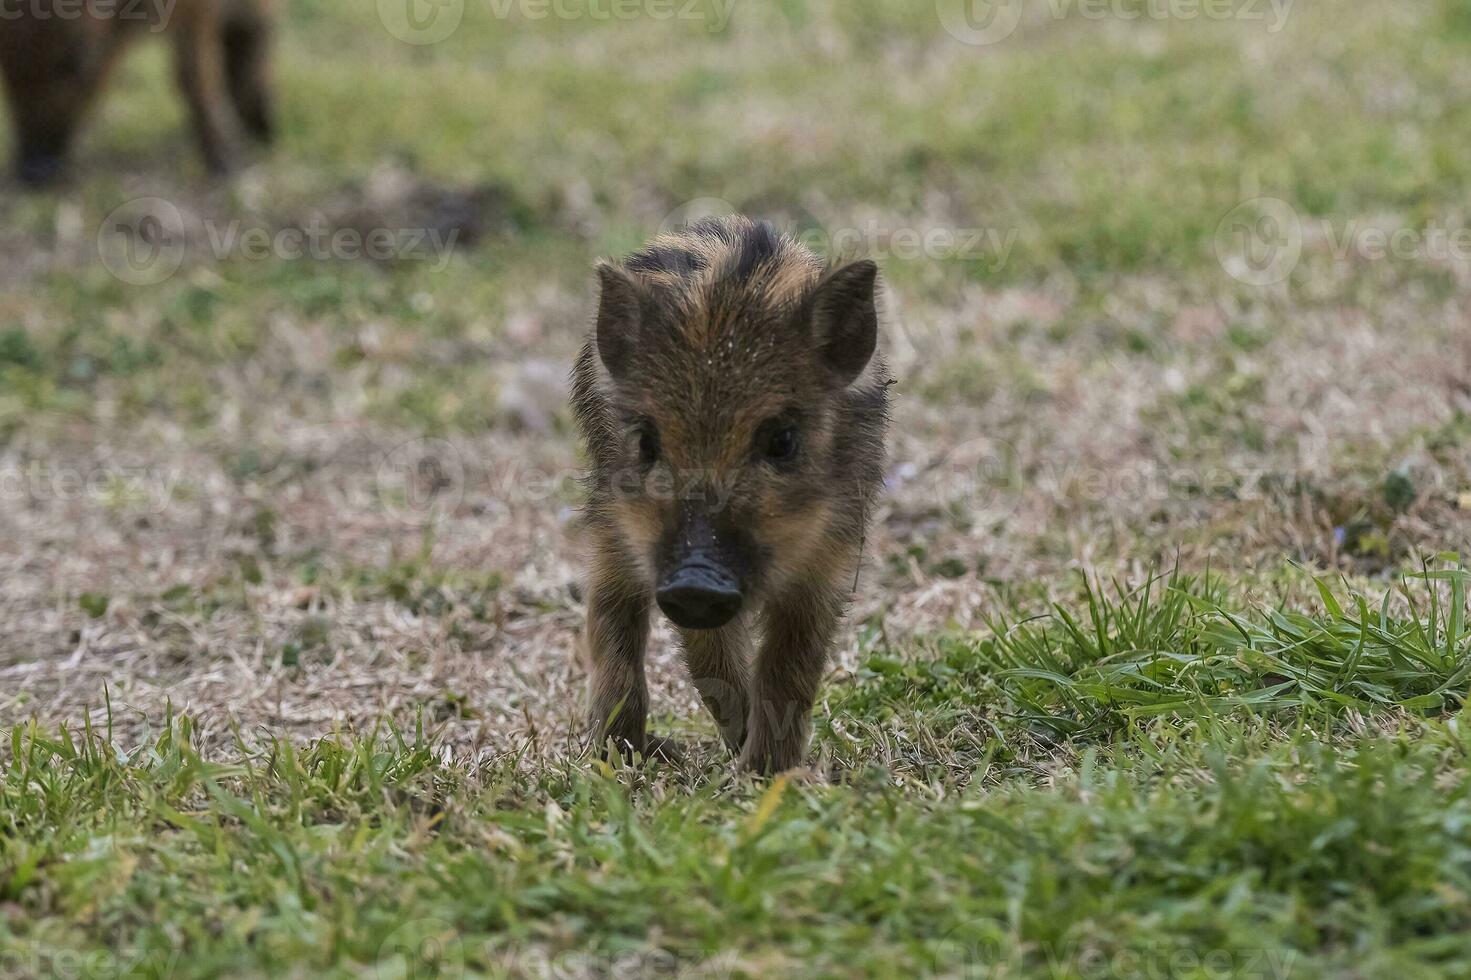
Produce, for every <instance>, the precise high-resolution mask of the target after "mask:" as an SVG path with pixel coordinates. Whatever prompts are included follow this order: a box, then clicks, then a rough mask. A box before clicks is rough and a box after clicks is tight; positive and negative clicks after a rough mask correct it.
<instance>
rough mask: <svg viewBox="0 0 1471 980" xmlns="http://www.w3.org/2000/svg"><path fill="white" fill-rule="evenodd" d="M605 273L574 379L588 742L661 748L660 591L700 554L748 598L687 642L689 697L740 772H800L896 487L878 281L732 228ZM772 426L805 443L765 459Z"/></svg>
mask: <svg viewBox="0 0 1471 980" xmlns="http://www.w3.org/2000/svg"><path fill="white" fill-rule="evenodd" d="M599 274H600V277H601V280H602V300H601V304H600V309H599V314H598V324H597V327H596V329H595V330H594V332H593V334H592V335H591V336H589V338H588V340H587V342H586V344H585V345H584V347H583V350H582V352H581V355H580V357H579V358H578V361H577V365H576V368H575V369H574V372H573V408H574V412H575V415H576V418H577V421H578V424H579V426H580V428H581V430H582V433H583V436H584V438H585V440H586V443H587V449H588V453H589V456H590V460H591V465H592V472H591V477H590V480H589V486H588V499H587V509H586V525H587V529H588V532H589V541H590V544H591V548H592V552H593V553H592V555H591V558H590V565H589V568H590V576H589V588H588V589H587V604H588V614H587V629H586V632H585V634H584V640H583V642H584V654H585V656H586V659H587V662H588V665H589V669H590V685H589V705H588V710H589V715H590V718H589V723H590V727H591V729H592V732H593V735H594V737H595V738H597V739H598V741H599V743H600V745H601V746H602V747H604V748H606V747H607V746H608V745H609V744H610V740H611V744H612V746H613V747H614V748H618V749H625V750H629V749H631V750H633V751H642V752H646V753H647V752H649V751H650V742H649V736H648V735H647V733H646V730H645V719H646V715H647V710H648V695H647V691H646V689H645V682H644V673H643V657H644V647H645V645H646V642H647V638H648V633H649V623H650V616H651V615H652V612H653V608H654V605H655V602H654V599H655V594H656V590H658V589H659V588H660V581H661V579H663V578H664V577H666V576H667V575H669V574H670V573H671V568H672V567H674V566H675V565H677V564H678V563H679V562H681V561H690V560H695V561H697V562H698V563H702V567H704V566H708V567H710V568H713V569H715V570H716V572H717V573H718V574H719V575H721V576H724V577H727V578H729V579H730V580H731V581H732V582H738V583H739V585H740V590H739V591H740V593H741V596H742V601H741V603H740V605H739V612H738V613H736V614H735V615H734V618H733V619H730V620H729V621H727V622H725V623H724V624H723V625H719V626H716V627H713V628H691V629H684V628H681V629H680V630H679V634H680V640H681V645H682V648H683V652H684V659H685V662H686V665H687V666H688V668H689V670H690V673H691V676H692V678H693V680H694V683H695V686H696V688H697V689H698V690H699V692H700V694H701V697H702V699H703V700H704V702H705V704H706V706H707V707H708V708H709V710H710V711H711V713H712V715H714V717H715V720H716V722H717V724H718V725H719V727H720V730H721V734H722V736H723V737H724V739H725V741H726V743H727V745H728V746H729V747H730V749H731V750H732V752H734V753H736V754H738V756H739V759H740V764H741V766H742V767H743V768H746V769H750V770H754V771H758V772H766V773H769V772H775V771H780V770H783V769H787V768H790V767H792V766H795V765H798V764H799V763H800V762H801V761H802V758H803V756H804V754H805V751H806V742H807V735H808V728H809V719H810V715H811V711H812V707H813V704H814V702H815V699H816V696H817V689H818V685H819V683H820V680H821V677H822V674H823V672H824V669H825V666H826V664H827V660H828V656H829V653H830V648H831V646H832V643H833V639H834V636H835V634H836V631H837V629H838V626H839V624H840V622H841V618H842V614H843V611H844V608H845V605H846V602H847V600H848V598H849V596H850V592H851V589H852V588H853V582H854V579H855V574H856V571H857V567H858V563H859V562H860V561H861V554H860V551H861V548H862V543H863V539H864V534H865V528H866V524H867V520H868V515H869V511H870V510H871V507H870V504H871V501H872V498H873V496H874V494H875V493H876V492H877V490H878V488H879V486H880V485H881V482H882V477H883V469H884V459H885V455H884V444H883V443H884V432H885V428H886V424H887V396H886V387H887V384H888V378H887V372H886V370H885V367H884V364H883V362H882V360H881V359H880V358H879V356H878V355H877V354H876V353H875V352H874V344H875V343H876V335H877V314H876V310H875V308H874V301H873V292H874V288H875V274H876V270H875V269H874V267H873V265H872V263H868V262H859V263H854V264H852V265H849V266H845V267H842V268H837V269H830V268H828V267H827V266H826V264H825V263H823V262H822V261H820V260H819V259H818V258H816V257H815V256H814V255H812V254H811V253H810V252H809V251H808V250H806V249H805V248H803V247H802V246H801V245H800V244H798V243H797V242H795V241H793V240H792V239H790V238H788V237H786V236H783V235H781V234H780V233H778V232H776V231H775V230H774V229H773V228H772V227H771V226H770V225H767V224H764V223H756V222H752V221H750V220H748V219H745V218H739V217H736V218H727V219H711V220H706V221H702V222H698V223H696V224H694V225H692V226H691V227H689V228H688V229H686V230H684V231H682V232H681V233H679V234H673V235H665V236H661V237H659V238H656V239H654V240H653V241H652V242H650V243H649V244H648V245H647V246H646V247H645V248H643V249H642V250H640V251H639V252H637V253H635V254H634V255H632V256H630V257H628V258H627V259H625V260H623V261H622V262H620V263H605V264H604V265H602V266H601V267H600V268H599ZM781 430H785V431H786V432H787V433H792V434H794V436H793V437H794V439H800V442H799V443H797V445H798V446H799V447H800V448H799V449H797V450H796V451H795V453H794V454H793V456H792V458H790V459H787V458H777V457H772V456H769V455H768V456H763V455H762V451H763V450H762V447H763V446H764V445H766V444H767V443H765V442H763V440H767V439H769V438H770V437H771V434H772V432H774V431H781ZM651 447H652V448H651ZM691 554H695V555H696V558H695V559H691V558H690V555H691ZM661 595H662V593H661ZM662 602H663V600H662V599H661V604H662ZM666 611H667V607H666Z"/></svg>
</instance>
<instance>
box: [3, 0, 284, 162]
mask: <svg viewBox="0 0 1471 980" xmlns="http://www.w3.org/2000/svg"><path fill="white" fill-rule="evenodd" d="M274 2H275V0H0V74H3V75H4V78H5V88H6V93H7V95H8V96H9V106H10V114H11V123H12V129H13V132H14V146H15V154H16V164H15V165H16V173H17V176H18V177H19V179H20V180H21V182H22V183H24V184H26V185H29V186H32V187H39V186H44V185H47V184H50V183H53V182H55V181H56V180H57V179H59V178H60V177H61V176H62V175H63V174H64V172H65V169H66V160H67V155H68V153H69V151H70V149H71V146H72V143H73V142H74V140H75V138H76V135H77V131H78V129H79V128H80V126H81V124H82V121H83V119H84V117H85V116H86V114H87V112H88V111H89V110H90V108H91V107H92V105H93V103H95V102H96V101H97V97H98V93H99V92H100V90H101V89H102V88H103V86H104V85H105V83H106V81H107V78H108V75H109V73H110V72H111V71H112V69H113V67H114V66H115V65H116V63H117V60H118V58H119V56H120V55H121V54H122V52H123V51H124V50H125V49H126V48H127V46H128V45H129V44H131V43H132V42H133V41H135V40H138V39H139V38H143V37H148V36H150V35H163V36H165V37H167V38H168V39H169V40H170V41H172V43H173V46H174V72H175V77H176V79H177V81H178V84H179V88H180V89H181V91H182V92H183V95H184V98H185V100H186V102H187V103H188V107H189V114H190V118H191V121H192V124H193V128H194V135H195V138H196V140H197V141H198V144H199V150H200V153H201V155H202V156H203V158H204V164H205V166H206V167H207V168H208V169H209V171H210V172H211V173H214V174H221V173H226V172H228V171H229V170H230V169H232V167H233V166H234V163H235V161H236V155H237V152H238V146H237V144H238V139H237V136H238V134H239V132H240V131H241V130H242V129H243V130H244V132H245V133H246V134H248V135H249V136H251V137H253V138H255V139H257V140H259V141H261V142H263V143H265V142H269V141H270V140H271V138H272V135H273V132H274V120H273V117H274V112H273V106H272V97H271V83H270V64H269V62H270V46H271V20H272V11H271V8H272V6H273V5H274Z"/></svg>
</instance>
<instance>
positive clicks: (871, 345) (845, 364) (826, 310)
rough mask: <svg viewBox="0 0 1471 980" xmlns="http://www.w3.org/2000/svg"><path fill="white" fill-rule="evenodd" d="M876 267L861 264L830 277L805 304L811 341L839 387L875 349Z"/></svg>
mask: <svg viewBox="0 0 1471 980" xmlns="http://www.w3.org/2000/svg"><path fill="white" fill-rule="evenodd" d="M878 272H879V270H878V266H876V265H874V264H873V262H871V261H868V260H866V259H865V260H864V261H862V262H854V263H853V264H851V265H845V266H843V267H842V268H841V269H838V270H836V271H835V272H833V273H831V274H830V275H829V276H828V277H827V278H826V279H824V280H823V281H822V283H821V284H820V285H819V286H818V287H817V289H816V291H814V292H813V294H812V297H811V299H809V300H808V301H807V310H808V314H807V315H808V317H809V322H810V324H811V329H812V339H813V341H814V342H815V343H816V344H817V347H818V350H819V351H820V352H821V356H822V360H823V363H824V364H826V365H827V368H828V370H830V371H831V372H832V375H833V378H834V380H835V381H837V382H838V383H839V384H840V385H848V384H851V383H852V382H853V380H854V379H855V378H857V377H858V376H859V375H860V374H862V373H863V369H864V368H866V367H868V362H869V361H870V360H872V359H873V352H874V349H875V348H876V347H877V346H878V336H879V317H878V309H877V308H876V307H875V305H874V289H875V287H876V285H877V282H878Z"/></svg>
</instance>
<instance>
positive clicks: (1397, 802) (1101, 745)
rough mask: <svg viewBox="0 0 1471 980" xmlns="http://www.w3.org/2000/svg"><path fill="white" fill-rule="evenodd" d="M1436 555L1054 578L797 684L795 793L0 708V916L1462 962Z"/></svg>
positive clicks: (1412, 972) (504, 945) (734, 952)
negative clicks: (2, 712) (1323, 574)
mask: <svg viewBox="0 0 1471 980" xmlns="http://www.w3.org/2000/svg"><path fill="white" fill-rule="evenodd" d="M1431 578H1432V579H1433V580H1434V581H1431V582H1427V581H1425V580H1423V579H1421V580H1411V581H1407V582H1405V583H1404V584H1403V587H1402V589H1401V590H1400V591H1399V593H1398V595H1391V596H1389V597H1388V598H1385V599H1382V600H1379V601H1371V600H1370V599H1369V598H1368V597H1364V596H1361V595H1358V594H1346V593H1344V592H1343V590H1341V589H1332V588H1329V587H1328V586H1326V585H1324V586H1323V587H1322V592H1321V597H1320V607H1319V608H1318V609H1317V610H1316V611H1315V612H1314V613H1312V614H1294V613H1289V612H1285V611H1282V610H1278V609H1274V608H1266V607H1260V606H1253V605H1250V604H1246V603H1243V602H1242V601H1241V598H1240V596H1239V595H1234V594H1232V593H1231V591H1230V590H1227V589H1225V588H1224V587H1222V586H1221V585H1220V583H1218V582H1216V581H1215V580H1212V581H1211V583H1209V584H1207V583H1205V582H1203V581H1192V580H1189V579H1187V578H1184V577H1181V576H1175V577H1173V578H1171V579H1169V580H1155V581H1152V582H1150V583H1145V584H1143V585H1141V586H1140V587H1139V588H1138V589H1135V590H1133V591H1131V592H1129V593H1127V594H1123V595H1116V594H1114V593H1113V592H1112V590H1103V589H1099V588H1095V587H1093V586H1089V585H1085V586H1084V587H1083V591H1082V597H1081V598H1080V599H1077V600H1067V601H1063V602H1061V603H1058V604H1056V605H1054V606H1053V607H1052V608H1051V609H1050V610H1048V611H1046V612H1044V613H1042V614H1041V616H1040V618H1029V619H1027V620H1025V621H1024V622H1020V623H1017V622H1012V621H1011V620H1010V619H1000V618H998V620H997V622H996V624H995V627H994V628H993V629H991V630H987V631H986V632H984V633H983V634H980V635H976V636H957V637H954V638H951V639H946V640H943V641H940V642H939V643H938V656H935V657H933V658H932V657H929V656H924V655H918V656H917V655H913V654H909V655H906V654H903V653H901V652H899V651H893V650H888V649H880V650H878V651H876V652H875V653H874V654H872V655H871V656H870V657H869V658H868V659H867V661H866V662H865V664H864V666H863V668H862V669H861V670H860V671H859V672H858V673H857V674H856V675H854V676H853V677H851V678H850V679H848V680H847V681H845V682H841V683H839V684H837V685H836V686H835V687H834V688H832V690H831V693H830V697H829V699H828V703H827V704H826V705H825V706H824V708H823V711H822V717H823V719H824V720H823V724H822V725H821V726H820V727H821V733H820V736H819V739H818V750H819V752H820V753H821V755H822V757H823V758H825V759H827V760H828V762H829V764H830V765H831V767H832V769H831V771H832V773H833V778H832V779H831V780H830V781H828V782H827V783H826V784H823V785H817V784H807V783H803V782H788V781H786V780H778V781H776V782H772V783H760V782H754V781H751V780H748V779H732V778H731V777H730V776H729V775H728V773H727V772H726V770H725V768H724V766H723V764H722V763H721V762H720V761H719V759H718V758H716V757H715V756H714V755H711V756H710V757H709V758H708V759H707V760H706V762H707V765H706V766H704V767H700V766H696V767H695V768H693V769H690V770H685V771H669V770H663V771H661V770H659V769H656V768H649V769H637V768H634V769H610V768H607V767H604V766H601V765H600V764H595V763H592V762H589V761H587V760H586V759H581V760H578V759H573V760H569V761H567V762H566V763H560V764H557V765H554V766H548V765H545V764H542V765H526V764H524V763H520V764H518V760H517V759H516V758H504V759H496V760H490V761H485V762H482V763H479V764H475V765H467V764H466V763H465V761H464V760H459V761H453V760H447V759H444V758H442V757H441V755H440V754H439V753H438V752H437V751H436V749H435V740H434V735H433V732H432V731H428V730H425V729H424V728H423V727H422V726H421V727H420V728H419V730H417V731H413V732H399V731H394V730H391V729H385V730H380V731H377V732H373V733H364V734H356V735H354V734H334V735H329V736H326V737H323V738H321V739H318V740H315V741H313V742H312V743H311V744H309V745H306V746H299V747H294V746H292V745H291V744H290V743H288V742H284V741H278V740H275V739H271V738H269V737H268V738H266V739H265V740H264V741H263V742H258V741H255V740H252V739H246V738H244V736H241V740H240V741H239V742H238V744H237V748H236V752H235V753H234V755H235V761H231V762H222V761H219V760H218V759H207V758H204V757H202V756H201V754H200V753H199V752H198V751H197V750H196V748H195V747H194V743H193V739H192V726H191V724H190V721H189V719H187V718H183V717H171V718H169V719H167V720H166V721H165V723H164V724H163V726H162V727H161V730H160V731H159V732H158V733H157V734H156V735H154V736H152V737H150V738H148V739H146V740H145V741H144V742H143V743H142V744H141V745H138V746H136V747H133V748H130V749H126V750H124V749H123V748H121V747H119V746H118V745H117V744H115V742H114V741H113V740H112V739H111V738H110V737H109V732H107V731H106V730H99V729H93V728H91V727H87V728H84V729H82V730H74V731H62V732H49V731H43V730H38V729H37V728H36V727H34V726H26V725H21V726H17V727H15V728H14V729H13V730H12V731H11V732H10V734H9V739H8V751H7V752H6V753H5V756H4V769H3V770H0V772H3V779H0V902H3V903H4V907H5V908H6V909H7V910H8V914H7V916H6V918H5V919H4V921H3V924H0V938H3V940H4V946H3V948H4V949H5V950H6V956H7V957H8V960H7V963H8V964H11V965H15V966H16V967H17V968H18V970H19V972H21V973H25V972H28V971H34V972H47V971H48V970H50V969H53V968H55V969H62V968H64V967H65V966H66V965H67V964H68V963H70V962H72V961H70V960H68V959H67V957H69V956H72V957H84V958H85V957H88V956H91V957H93V958H94V959H93V960H91V961H89V962H95V963H101V964H109V963H112V962H113V961H111V960H108V959H107V957H109V956H113V957H124V958H126V959H127V962H128V963H129V964H130V965H134V966H136V967H137V972H136V974H134V975H140V976H174V977H183V976H211V975H217V974H218V973H220V972H222V971H223V972H230V973H232V974H234V975H256V974H269V973H280V972H286V973H291V972H297V973H309V974H316V973H319V972H326V973H333V974H342V975H349V974H353V973H354V972H357V971H361V970H363V969H377V970H379V971H380V972H382V974H383V975H389V976H425V975H452V976H458V975H479V974H481V973H490V974H496V973H497V972H498V971H507V972H510V973H513V974H514V973H517V972H518V971H519V972H522V973H525V972H531V973H534V972H535V971H536V969H537V968H538V965H542V966H545V965H547V964H550V965H551V966H552V968H553V969H577V968H590V969H593V970H604V969H606V970H612V969H619V968H623V969H633V970H636V971H638V972H639V973H640V974H642V973H643V972H649V971H658V970H663V971H673V970H675V969H676V968H677V969H689V970H693V969H696V968H700V969H705V970H714V971H716V972H717V973H718V974H719V975H757V974H759V973H763V972H766V971H769V970H773V969H776V970H791V969H801V970H803V971H805V972H811V973H814V974H816V975H840V974H848V975H851V974H864V975H873V976H883V975H894V973H895V972H896V971H901V972H904V973H910V974H912V973H915V972H919V973H923V974H930V973H936V974H943V975H955V974H957V973H963V972H964V971H966V970H973V971H977V972H984V971H986V970H993V969H1002V968H1005V969H1008V970H1011V971H1014V972H1017V973H1021V974H1034V973H1035V974H1041V975H1049V976H1061V977H1075V976H1076V977H1084V976H1090V975H1108V976H1113V975H1151V974H1150V973H1148V972H1145V971H1147V970H1153V971H1155V973H1156V974H1158V973H1160V971H1164V974H1167V975H1186V976H1211V975H1222V973H1221V972H1219V971H1222V970H1224V971H1225V972H1226V973H1229V974H1231V975H1238V974H1247V973H1251V972H1252V971H1258V972H1257V973H1255V974H1253V975H1265V976H1292V977H1304V976H1338V975H1343V973H1344V971H1356V972H1357V974H1358V975H1363V976H1416V975H1423V976H1443V975H1451V974H1464V973H1465V972H1466V971H1468V970H1471V944H1468V943H1467V942H1466V941H1465V940H1464V938H1463V936H1464V933H1465V930H1467V929H1468V928H1471V782H1468V779H1467V772H1466V758H1467V753H1468V751H1471V741H1468V733H1467V732H1466V730H1465V726H1464V721H1463V718H1462V710H1461V709H1462V704H1463V702H1464V697H1465V690H1466V682H1465V681H1466V676H1467V672H1468V671H1471V631H1468V629H1467V627H1466V624H1465V619H1464V610H1465V606H1464V599H1465V592H1464V589H1465V583H1466V582H1467V581H1468V579H1471V574H1468V573H1465V572H1461V571H1455V570H1451V571H1443V572H1433V573H1431ZM1448 603H1449V604H1448ZM1394 609H1398V610H1399V611H1398V612H1395V611H1393V610H1394ZM1099 970H1103V971H1104V972H1103V973H1102V974H1099V973H1098V972H1097V971H1099ZM1212 970H1216V971H1218V972H1216V973H1211V972H1209V971H1212Z"/></svg>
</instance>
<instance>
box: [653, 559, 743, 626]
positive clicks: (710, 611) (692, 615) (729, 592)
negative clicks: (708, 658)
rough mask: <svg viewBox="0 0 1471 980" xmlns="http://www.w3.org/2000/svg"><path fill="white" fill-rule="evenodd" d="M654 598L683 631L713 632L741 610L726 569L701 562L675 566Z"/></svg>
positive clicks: (738, 589)
mask: <svg viewBox="0 0 1471 980" xmlns="http://www.w3.org/2000/svg"><path fill="white" fill-rule="evenodd" d="M654 598H655V599H656V600H657V601H658V603H659V608H660V609H662V610H664V615H666V616H668V617H669V619H670V621H671V622H673V623H674V625H676V626H680V627H683V628H684V629H687V630H713V629H718V628H720V627H721V626H724V625H725V624H726V623H728V622H730V621H731V620H732V619H734V618H735V615H736V613H738V612H740V611H741V600H742V596H741V590H740V586H739V585H737V584H736V581H735V578H734V577H733V576H732V575H731V574H730V573H729V572H727V571H726V570H724V569H722V568H720V567H718V566H716V565H713V564H710V563H708V562H703V561H690V562H686V563H685V564H683V565H681V566H679V568H677V569H675V570H674V573H673V574H672V575H670V576H669V577H668V578H667V579H665V580H664V584H663V585H661V586H659V591H658V592H657V593H655V595H654Z"/></svg>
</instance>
